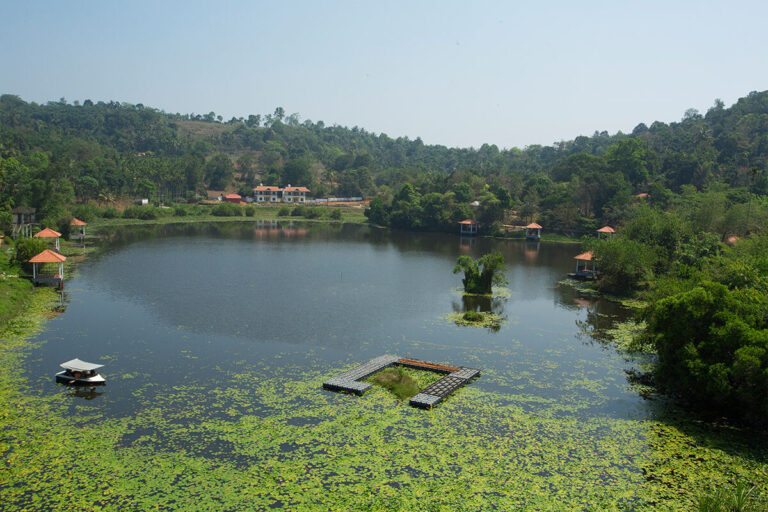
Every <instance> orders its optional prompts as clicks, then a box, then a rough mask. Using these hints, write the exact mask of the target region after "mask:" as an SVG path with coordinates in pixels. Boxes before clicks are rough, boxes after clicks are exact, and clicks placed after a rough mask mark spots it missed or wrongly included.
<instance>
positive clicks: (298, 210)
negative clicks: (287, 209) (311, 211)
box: [291, 204, 308, 217]
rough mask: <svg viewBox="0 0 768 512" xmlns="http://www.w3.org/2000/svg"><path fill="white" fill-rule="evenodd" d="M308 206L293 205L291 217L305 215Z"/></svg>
mask: <svg viewBox="0 0 768 512" xmlns="http://www.w3.org/2000/svg"><path fill="white" fill-rule="evenodd" d="M307 210H308V208H307V207H306V206H304V205H303V204H300V205H299V206H297V207H295V208H294V209H293V211H292V212H291V217H305V216H306V215H307Z"/></svg>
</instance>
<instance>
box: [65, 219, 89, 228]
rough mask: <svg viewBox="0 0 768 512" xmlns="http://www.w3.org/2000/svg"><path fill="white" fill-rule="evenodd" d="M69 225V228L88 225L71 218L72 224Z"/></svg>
mask: <svg viewBox="0 0 768 512" xmlns="http://www.w3.org/2000/svg"><path fill="white" fill-rule="evenodd" d="M69 225H70V226H87V225H88V224H87V223H85V222H83V221H81V220H80V219H77V218H75V217H72V222H70V223H69Z"/></svg>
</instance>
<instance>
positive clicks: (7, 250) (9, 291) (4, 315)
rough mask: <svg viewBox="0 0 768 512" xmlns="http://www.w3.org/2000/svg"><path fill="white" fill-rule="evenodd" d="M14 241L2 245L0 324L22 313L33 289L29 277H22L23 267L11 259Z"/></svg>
mask: <svg viewBox="0 0 768 512" xmlns="http://www.w3.org/2000/svg"><path fill="white" fill-rule="evenodd" d="M13 251H14V249H13V241H8V242H4V243H3V245H1V246H0V326H2V325H5V323H6V322H8V321H9V320H11V319H12V318H14V317H15V316H17V315H19V314H21V312H22V310H23V308H24V303H25V302H26V301H27V300H28V299H29V298H30V296H31V295H32V291H33V289H34V288H33V286H32V283H31V282H30V281H29V279H26V278H24V277H20V276H22V275H23V272H22V269H21V268H20V267H19V266H18V265H16V264H14V263H13V262H12V261H11V257H12V256H13Z"/></svg>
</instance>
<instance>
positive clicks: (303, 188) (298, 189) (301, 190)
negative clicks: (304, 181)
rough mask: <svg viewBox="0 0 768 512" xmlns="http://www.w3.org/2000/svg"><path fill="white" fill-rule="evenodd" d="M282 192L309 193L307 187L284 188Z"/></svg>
mask: <svg viewBox="0 0 768 512" xmlns="http://www.w3.org/2000/svg"><path fill="white" fill-rule="evenodd" d="M283 190H285V191H286V192H309V189H308V188H307V187H285V188H284V189H283Z"/></svg>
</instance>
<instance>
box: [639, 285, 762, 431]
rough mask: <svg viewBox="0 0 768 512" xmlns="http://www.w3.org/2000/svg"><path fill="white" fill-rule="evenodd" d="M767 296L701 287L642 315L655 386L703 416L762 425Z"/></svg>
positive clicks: (673, 298) (654, 307)
mask: <svg viewBox="0 0 768 512" xmlns="http://www.w3.org/2000/svg"><path fill="white" fill-rule="evenodd" d="M766 311H768V295H767V294H764V293H761V292H760V291H758V290H755V289H743V290H742V289H734V290H729V289H728V288H727V287H725V286H724V285H722V284H720V283H713V282H702V283H701V284H699V286H697V287H696V288H694V289H693V290H691V291H688V292H683V293H680V294H677V295H673V296H671V297H667V298H665V299H662V300H660V301H659V302H657V303H656V304H654V305H653V306H652V307H651V308H650V310H649V313H648V334H649V336H650V340H651V341H652V342H653V343H654V344H655V347H656V351H657V353H658V365H657V367H656V369H655V376H656V381H657V382H658V383H659V384H660V385H661V386H662V387H664V388H666V389H667V390H669V391H671V392H673V393H675V394H678V395H680V396H682V397H683V398H685V399H686V400H687V401H689V402H692V403H694V404H697V405H699V406H702V407H704V408H705V410H706V411H710V412H716V413H718V414H720V413H724V414H727V415H730V416H733V417H736V418H738V419H741V420H744V421H746V422H749V423H754V424H765V423H768V315H766Z"/></svg>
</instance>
